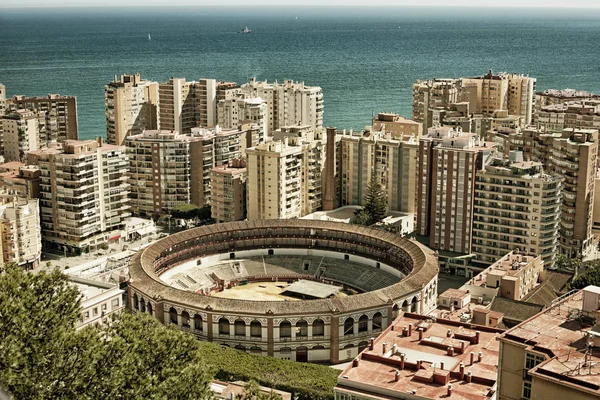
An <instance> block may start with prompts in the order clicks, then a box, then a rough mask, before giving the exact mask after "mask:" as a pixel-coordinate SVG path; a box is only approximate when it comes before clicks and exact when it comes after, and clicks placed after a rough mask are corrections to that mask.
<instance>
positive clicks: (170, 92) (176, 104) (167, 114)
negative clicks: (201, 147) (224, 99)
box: [158, 78, 196, 133]
mask: <svg viewBox="0 0 600 400" xmlns="http://www.w3.org/2000/svg"><path fill="white" fill-rule="evenodd" d="M191 84H192V82H186V81H185V79H183V78H171V79H170V80H169V81H168V82H165V83H161V84H159V85H158V104H159V120H160V129H161V130H163V131H177V132H181V133H186V132H185V131H184V124H185V126H186V128H187V132H189V129H190V128H191V127H193V126H196V125H195V123H194V118H193V117H194V115H193V111H194V110H193V106H192V97H193V94H191V90H190V86H191ZM190 119H191V121H190Z"/></svg>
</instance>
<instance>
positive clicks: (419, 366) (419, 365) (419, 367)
mask: <svg viewBox="0 0 600 400" xmlns="http://www.w3.org/2000/svg"><path fill="white" fill-rule="evenodd" d="M422 362H423V361H421V360H417V371H418V370H420V369H421V363H422Z"/></svg>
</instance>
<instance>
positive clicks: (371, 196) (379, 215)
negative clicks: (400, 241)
mask: <svg viewBox="0 0 600 400" xmlns="http://www.w3.org/2000/svg"><path fill="white" fill-rule="evenodd" d="M385 198H386V197H385V193H384V191H383V189H382V187H381V185H380V184H379V182H378V181H377V177H376V176H375V174H371V180H370V181H369V184H368V185H367V193H366V194H365V197H364V201H365V206H364V207H363V208H362V209H360V210H357V211H356V212H355V213H354V217H353V218H352V219H351V220H350V222H351V223H353V224H358V225H366V226H369V225H373V224H376V223H378V222H381V220H383V219H384V218H385V216H386V215H387V202H386V200H385Z"/></svg>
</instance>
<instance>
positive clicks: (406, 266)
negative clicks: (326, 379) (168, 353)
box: [129, 220, 438, 362]
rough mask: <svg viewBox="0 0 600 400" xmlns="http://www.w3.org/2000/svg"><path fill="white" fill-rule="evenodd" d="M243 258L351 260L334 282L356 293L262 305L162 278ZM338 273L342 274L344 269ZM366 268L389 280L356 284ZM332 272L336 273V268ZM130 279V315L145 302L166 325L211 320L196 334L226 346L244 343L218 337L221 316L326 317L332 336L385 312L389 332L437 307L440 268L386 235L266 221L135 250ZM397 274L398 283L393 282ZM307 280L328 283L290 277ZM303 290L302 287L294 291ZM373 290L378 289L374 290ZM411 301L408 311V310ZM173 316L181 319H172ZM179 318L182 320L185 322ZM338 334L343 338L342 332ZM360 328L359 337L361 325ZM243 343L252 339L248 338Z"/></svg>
mask: <svg viewBox="0 0 600 400" xmlns="http://www.w3.org/2000/svg"><path fill="white" fill-rule="evenodd" d="M242 254H254V255H255V254H264V255H265V256H268V255H273V256H284V255H286V254H289V255H294V256H297V257H309V256H311V255H314V256H319V257H320V256H322V255H325V256H326V257H330V258H336V259H339V260H342V262H341V263H340V264H341V265H344V261H346V264H347V266H348V270H349V272H350V273H349V274H345V275H346V276H345V277H338V278H339V279H337V280H336V277H335V276H330V277H329V278H331V280H332V281H333V282H335V283H337V284H343V285H344V286H349V287H353V288H354V289H356V292H357V294H353V295H348V296H337V295H332V296H329V297H325V295H323V296H322V297H323V298H316V299H313V300H300V301H266V300H260V301H257V300H250V299H248V300H246V299H234V298H222V297H217V296H211V295H206V294H204V293H206V292H204V290H200V291H198V290H196V289H194V290H185V289H186V288H185V287H179V288H178V287H174V285H170V284H168V283H166V282H165V281H164V280H163V279H161V275H166V274H168V273H169V271H170V270H172V269H174V268H176V267H177V266H178V265H181V264H183V263H186V262H188V263H189V262H190V261H192V260H199V261H198V264H200V263H201V261H200V260H202V259H204V258H207V257H209V258H210V257H212V258H215V257H216V258H217V259H221V260H229V259H231V260H236V259H238V258H239V257H240V255H242ZM360 265H364V266H362V267H361V266H360ZM337 268H338V271H341V270H340V267H339V265H338V267H337ZM361 268H362V269H369V270H370V271H371V276H376V274H377V273H378V271H381V273H380V274H381V275H386V276H387V278H386V279H383V278H382V279H380V280H373V282H371V283H366V281H364V280H363V282H358V283H357V282H355V281H352V280H351V278H349V276H350V277H351V276H352V275H353V273H354V272H355V271H357V270H361ZM315 270H317V269H316V268H312V269H311V271H310V274H314V273H315ZM249 271H250V269H248V271H246V270H244V273H245V274H247V275H248V274H250V272H249ZM331 271H336V269H333V268H332V269H331ZM238 272H239V271H238ZM129 273H130V278H131V279H130V299H131V301H132V303H131V306H132V308H133V309H137V310H140V305H139V301H140V300H143V302H144V306H143V308H144V309H143V310H142V311H147V312H150V313H152V314H153V315H155V316H156V317H157V318H158V319H159V320H161V321H162V322H164V323H169V320H170V321H171V322H173V323H179V324H180V326H182V327H184V328H185V327H186V321H185V318H190V316H193V315H197V316H198V317H199V318H204V319H207V318H208V319H209V320H208V321H205V320H203V324H204V327H205V328H206V329H205V330H202V331H201V332H200V333H198V334H199V336H204V337H205V338H206V339H208V340H220V341H222V342H223V343H224V344H226V343H228V339H232V341H238V339H239V341H242V342H243V341H244V340H245V339H244V337H243V336H244V335H243V334H240V335H235V337H234V335H233V334H232V335H231V338H228V337H226V336H227V335H220V334H219V335H217V334H216V332H215V331H216V330H217V329H220V327H218V326H217V325H216V323H217V321H220V320H221V319H223V318H227V319H229V320H231V321H232V323H233V320H235V319H236V318H245V320H247V321H251V320H252V319H253V318H254V319H259V318H260V319H261V321H263V322H264V323H265V324H267V321H266V319H265V317H266V318H267V319H274V320H273V321H271V322H269V323H268V325H269V327H271V328H270V329H272V327H273V326H275V328H276V325H277V323H279V322H280V321H281V320H285V319H286V318H287V319H290V318H292V319H295V320H297V319H306V318H309V319H315V318H321V319H325V320H326V323H327V322H329V324H330V328H331V330H335V329H337V328H338V326H337V325H336V324H334V322H335V321H337V320H338V319H339V320H340V321H341V320H344V319H345V318H350V316H351V315H357V316H358V315H359V314H360V313H367V314H369V313H370V314H369V315H371V317H370V318H372V314H373V313H376V312H380V313H382V315H384V320H385V325H386V326H387V325H389V324H390V323H391V321H392V317H393V315H392V309H394V310H398V309H399V307H400V308H401V310H404V311H412V312H427V311H428V310H429V309H431V308H432V307H434V306H435V298H436V294H435V293H434V292H435V286H436V284H437V273H438V265H437V259H436V257H435V256H434V254H433V252H432V251H431V250H429V249H428V248H426V247H425V246H423V245H421V244H419V243H418V242H416V241H414V240H409V239H406V238H402V237H399V236H397V235H394V234H391V233H388V232H383V231H380V230H376V229H371V228H366V227H362V226H358V225H348V224H343V223H336V222H328V221H314V220H262V221H241V222H232V223H224V224H217V225H209V226H204V227H200V228H196V229H190V230H186V231H183V232H180V233H177V234H174V235H171V236H168V237H167V238H164V239H162V240H160V241H158V242H156V243H154V244H152V245H150V246H148V247H147V248H145V249H143V250H141V251H140V252H138V253H137V254H136V255H135V256H134V258H133V259H132V261H131V265H130V269H129ZM255 274H256V273H255V272H253V273H252V275H255ZM265 274H266V275H265V276H264V277H263V278H264V279H265V280H267V279H269V278H273V277H272V276H269V275H270V274H269V270H268V269H267V268H266V267H265ZM392 275H395V276H396V277H397V278H395V279H392V280H390V278H389V277H390V276H392ZM215 276H216V274H215ZM361 276H363V275H361ZM365 276H366V275H365ZM241 277H242V278H243V277H244V276H241ZM307 278H308V279H309V280H312V281H315V282H323V279H322V277H321V276H315V275H312V276H292V277H290V280H291V281H298V280H299V279H303V280H304V279H307ZM392 278H393V276H392ZM192 281H193V280H192ZM394 282H395V283H394ZM390 283H391V284H390ZM189 285H191V284H189ZM361 285H362V287H360V286H361ZM175 286H176V285H175ZM184 286H187V285H184ZM298 286H300V287H302V285H296V287H298ZM316 286H317V285H315V287H311V285H310V284H309V285H308V289H309V290H312V291H315V290H316V292H315V293H317V294H316V295H315V296H316V297H321V296H320V295H319V293H325V294H327V290H326V288H322V287H321V288H319V287H316ZM373 288H376V289H374V290H371V289H373ZM432 299H433V300H432ZM407 300H408V302H409V306H406V304H407ZM411 303H412V304H413V306H412V307H411V306H410V304H411ZM173 310H175V311H176V312H177V315H175V316H173ZM386 310H389V312H388V311H386ZM169 313H171V316H170V314H169ZM181 315H183V318H184V320H183V322H182V320H181ZM192 318H193V317H192ZM376 318H377V317H376ZM369 321H370V320H369ZM213 323H214V326H212V325H213ZM219 323H220V322H219ZM248 323H249V322H248ZM376 325H377V324H375V325H373V324H371V322H369V325H368V326H369V332H365V334H367V333H368V334H369V335H372V331H373V329H371V327H372V326H373V327H374V326H376ZM232 326H233V325H232ZM196 328H197V327H196ZM339 329H340V332H341V333H342V336H343V335H344V332H343V331H342V328H341V327H340V328H339ZM357 329H358V331H359V332H360V327H359V328H357ZM266 335H267V336H268V337H271V338H274V340H269V341H268V343H269V350H268V351H267V352H264V354H269V355H273V354H274V353H277V349H276V347H277V346H276V345H277V342H278V341H277V336H278V334H277V332H271V331H269V332H266ZM237 336H240V337H237ZM331 336H335V335H331ZM354 336H356V335H353V337H354ZM246 339H248V341H250V342H251V341H252V338H251V337H250V336H249V335H248V338H246ZM262 339H264V338H262ZM343 340H344V339H343V338H340V339H339V340H338V341H339V343H337V342H336V343H331V345H332V346H334V345H335V346H341V345H342V344H343V343H342V342H343ZM348 346H349V344H348ZM242 347H243V346H242ZM321 347H322V346H321ZM340 357H341V358H342V359H346V358H347V357H345V356H340ZM340 357H337V356H334V355H332V356H331V361H332V362H335V361H336V360H337V359H340Z"/></svg>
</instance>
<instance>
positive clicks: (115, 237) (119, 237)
mask: <svg viewBox="0 0 600 400" xmlns="http://www.w3.org/2000/svg"><path fill="white" fill-rule="evenodd" d="M119 239H121V235H120V234H119V235H115V236H113V237H111V238H109V239H108V240H119Z"/></svg>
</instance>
